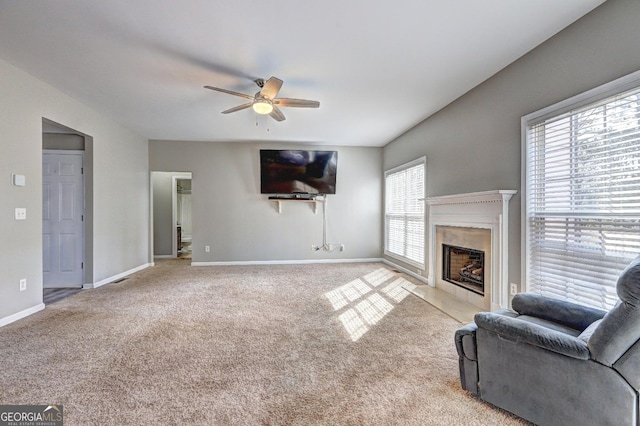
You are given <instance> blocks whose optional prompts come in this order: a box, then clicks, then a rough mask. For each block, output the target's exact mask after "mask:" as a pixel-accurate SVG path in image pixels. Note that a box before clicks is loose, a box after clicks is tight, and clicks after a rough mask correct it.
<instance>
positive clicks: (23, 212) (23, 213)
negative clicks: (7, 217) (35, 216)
mask: <svg viewBox="0 0 640 426" xmlns="http://www.w3.org/2000/svg"><path fill="white" fill-rule="evenodd" d="M26 219H27V209H25V208H24V207H16V220H26Z"/></svg>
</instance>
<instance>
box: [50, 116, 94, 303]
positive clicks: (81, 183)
mask: <svg viewBox="0 0 640 426" xmlns="http://www.w3.org/2000/svg"><path fill="white" fill-rule="evenodd" d="M92 148H93V138H92V137H90V136H88V135H85V134H83V133H81V132H78V131H76V130H74V129H71V128H69V127H66V126H63V125H61V124H58V123H55V122H53V121H50V120H47V119H44V118H43V119H42V259H43V265H42V266H43V269H42V274H43V276H42V283H43V289H44V290H43V296H47V297H48V296H49V295H50V294H51V293H52V291H51V289H81V288H84V287H85V286H86V285H87V284H88V283H92V277H93V258H92V253H93V247H92V238H91V236H92V235H93V210H92V205H93V202H92V199H93V194H92V188H93V173H92V165H93V149H92ZM58 293H59V292H58ZM67 293H68V294H73V292H67ZM47 297H44V299H45V300H44V301H45V304H46V302H47V300H49V299H47ZM58 297H59V296H58ZM58 300H59V299H58Z"/></svg>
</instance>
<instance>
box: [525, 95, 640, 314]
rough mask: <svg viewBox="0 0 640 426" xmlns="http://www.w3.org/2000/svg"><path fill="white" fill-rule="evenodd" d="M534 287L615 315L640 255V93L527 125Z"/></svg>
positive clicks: (530, 270) (529, 241)
mask: <svg viewBox="0 0 640 426" xmlns="http://www.w3.org/2000/svg"><path fill="white" fill-rule="evenodd" d="M526 149H527V151H526V155H527V177H526V186H527V208H526V212H527V251H528V253H527V255H528V256H527V281H528V286H529V287H528V288H529V289H530V290H532V291H535V292H538V293H540V294H545V295H549V296H552V297H557V298H560V299H564V300H570V301H573V302H576V303H580V304H583V305H588V306H594V307H599V308H602V309H610V308H611V307H612V306H613V305H614V304H615V303H616V302H617V299H618V298H617V295H616V290H615V285H616V281H617V278H618V276H619V274H620V272H621V271H622V270H623V269H624V267H625V266H626V265H627V264H628V263H629V262H630V260H631V259H633V258H635V257H636V256H637V255H638V254H639V253H640V88H637V89H635V90H632V91H629V92H625V93H623V94H620V95H617V96H613V97H609V98H607V99H604V100H601V101H599V102H596V103H592V104H590V105H587V106H584V107H581V108H579V109H575V110H572V111H568V112H564V113H562V114H559V115H557V116H555V117H551V118H546V119H544V120H543V121H539V122H531V123H528V124H527V148H526Z"/></svg>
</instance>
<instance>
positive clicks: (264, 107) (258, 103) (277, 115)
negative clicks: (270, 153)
mask: <svg viewBox="0 0 640 426" xmlns="http://www.w3.org/2000/svg"><path fill="white" fill-rule="evenodd" d="M254 81H255V83H256V84H257V85H258V87H259V88H260V91H259V92H257V93H256V94H255V95H253V96H251V95H245V94H244V93H239V92H234V91H233V90H227V89H221V88H219V87H213V86H204V87H205V88H206V89H210V90H215V91H217V92H222V93H228V94H229V95H234V96H239V97H241V98H245V99H249V100H250V101H251V102H247V103H246V104H242V105H238V106H236V107H233V108H229V109H228V110H225V111H222V113H223V114H229V113H232V112H236V111H241V110H243V109H246V108H249V107H252V108H253V110H254V111H255V112H257V113H258V114H265V115H266V114H268V115H269V116H271V118H273V119H274V120H276V121H284V120H286V117H285V116H284V114H283V113H282V111H281V110H280V108H278V107H293V108H318V107H319V106H320V102H318V101H309V100H307V99H291V98H276V96H277V95H278V92H279V91H280V88H281V87H282V80H280V79H279V78H276V77H271V78H270V79H269V80H267V81H265V80H263V79H261V78H259V79H257V80H254Z"/></svg>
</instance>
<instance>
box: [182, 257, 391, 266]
mask: <svg viewBox="0 0 640 426" xmlns="http://www.w3.org/2000/svg"><path fill="white" fill-rule="evenodd" d="M372 262H382V258H379V257H374V258H363V259H303V260H246V261H245V260H239V261H230V262H191V266H246V265H308V264H313V263H372Z"/></svg>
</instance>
